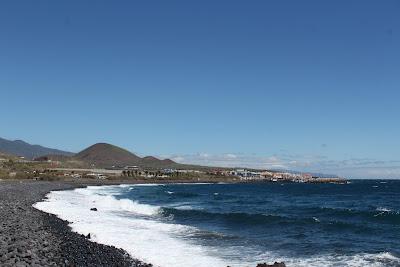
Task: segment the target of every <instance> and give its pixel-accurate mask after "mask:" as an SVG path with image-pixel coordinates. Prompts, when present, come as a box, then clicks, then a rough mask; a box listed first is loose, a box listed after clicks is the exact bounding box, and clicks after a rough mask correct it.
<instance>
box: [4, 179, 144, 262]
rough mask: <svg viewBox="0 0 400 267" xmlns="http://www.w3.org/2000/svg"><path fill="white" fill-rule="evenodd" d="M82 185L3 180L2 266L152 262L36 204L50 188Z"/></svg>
mask: <svg viewBox="0 0 400 267" xmlns="http://www.w3.org/2000/svg"><path fill="white" fill-rule="evenodd" d="M78 186H80V185H78V184H68V183H59V182H39V181H0V266H2V267H3V266H4V267H7V266H10V267H11V266H133V267H135V266H136V267H150V266H152V265H151V264H146V263H143V262H140V261H139V260H135V259H132V258H131V257H130V256H129V255H128V254H127V253H126V252H125V251H124V250H122V249H117V248H115V247H112V246H105V245H101V244H97V243H93V242H91V241H90V240H89V239H88V238H87V237H86V236H83V235H80V234H77V233H73V232H72V231H71V229H70V227H69V226H68V222H66V221H63V220H61V219H58V218H57V217H56V216H54V215H51V214H47V213H44V212H41V211H39V210H36V209H35V208H33V207H32V204H34V203H36V202H38V201H41V200H42V199H43V198H44V196H45V194H47V193H48V192H49V191H52V190H62V189H72V188H74V187H78ZM89 237H90V236H89Z"/></svg>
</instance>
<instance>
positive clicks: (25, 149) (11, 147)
mask: <svg viewBox="0 0 400 267" xmlns="http://www.w3.org/2000/svg"><path fill="white" fill-rule="evenodd" d="M0 152H2V153H5V154H9V155H13V156H18V157H25V158H27V159H34V158H37V157H42V156H45V155H63V156H72V155H74V153H72V152H68V151H63V150H59V149H54V148H48V147H44V146H40V145H31V144H29V143H27V142H25V141H23V140H19V139H17V140H7V139H4V138H1V137H0Z"/></svg>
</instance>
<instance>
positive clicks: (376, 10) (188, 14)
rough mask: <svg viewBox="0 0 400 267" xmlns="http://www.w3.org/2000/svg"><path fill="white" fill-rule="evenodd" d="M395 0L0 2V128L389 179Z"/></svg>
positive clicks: (399, 21) (396, 59) (396, 133)
mask: <svg viewBox="0 0 400 267" xmlns="http://www.w3.org/2000/svg"><path fill="white" fill-rule="evenodd" d="M399 14H400V1H390V0H385V1H378V0H376V1H361V0H359V1H351V0H346V1H345V0H342V1H341V0H339V1H320V0H318V1H294V0H293V1H215V0H213V1H84V0H79V1H50V0H49V1H1V2H0V114H1V118H2V119H1V122H2V123H1V126H0V136H1V137H3V138H8V139H23V140H25V141H27V142H30V143H35V144H41V145H45V146H49V147H55V148H60V149H65V150H69V151H74V152H76V151H79V150H81V149H83V148H85V147H86V146H88V145H91V144H92V143H95V142H100V141H101V142H109V143H113V144H116V145H119V146H123V147H125V148H127V149H129V150H131V151H133V152H136V153H138V154H140V155H149V154H151V155H159V156H164V157H166V156H169V157H172V158H174V159H175V160H177V161H180V162H195V163H208V164H220V165H226V166H232V165H247V166H257V167H268V168H280V167H281V168H288V169H294V170H310V171H323V172H328V173H338V174H341V175H347V176H350V177H355V178H359V177H366V178H372V177H377V178H383V177H392V178H400V138H399V137H400V120H399V118H400V106H399V102H400V15H399Z"/></svg>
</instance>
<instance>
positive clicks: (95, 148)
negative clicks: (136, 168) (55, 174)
mask: <svg viewBox="0 0 400 267" xmlns="http://www.w3.org/2000/svg"><path fill="white" fill-rule="evenodd" d="M74 159H76V160H81V161H84V162H86V163H88V164H90V165H93V166H97V167H112V166H127V165H138V164H139V163H140V161H141V158H140V157H138V156H136V155H135V154H133V153H131V152H129V151H128V150H125V149H123V148H120V147H117V146H114V145H110V144H106V143H97V144H94V145H92V146H90V147H88V148H86V149H84V150H82V151H81V152H79V153H78V154H76V155H75V156H74Z"/></svg>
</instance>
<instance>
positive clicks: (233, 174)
mask: <svg viewBox="0 0 400 267" xmlns="http://www.w3.org/2000/svg"><path fill="white" fill-rule="evenodd" d="M62 171H64V175H66V176H68V175H71V176H72V177H75V178H81V177H83V176H88V177H93V178H97V179H107V178H108V177H110V176H117V177H138V178H143V179H179V178H182V179H184V178H186V177H187V178H196V177H199V178H201V177H209V178H213V177H215V178H231V179H232V180H236V181H242V182H246V181H248V182H250V181H265V182H296V183H321V182H322V183H323V182H332V183H340V182H343V180H344V179H342V178H338V177H316V176H313V175H311V174H308V173H290V172H279V171H265V170H264V171H259V170H248V169H209V170H191V169H185V170H183V169H160V170H150V169H149V170H147V169H142V168H140V167H138V166H125V167H124V168H123V169H115V168H114V169H104V170H79V169H75V170H68V169H64V170H62ZM65 171H66V172H65ZM82 171H83V172H82ZM89 171H90V172H89Z"/></svg>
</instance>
